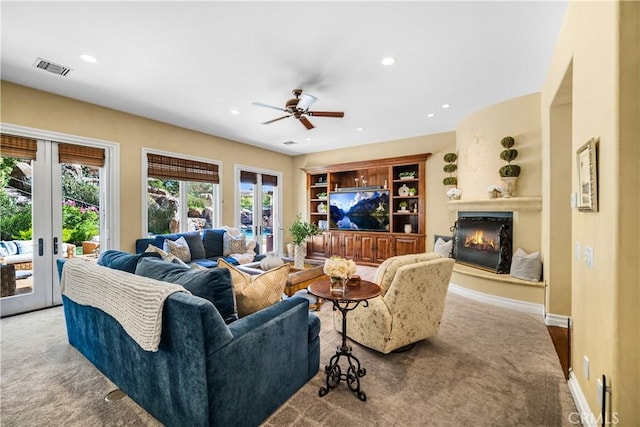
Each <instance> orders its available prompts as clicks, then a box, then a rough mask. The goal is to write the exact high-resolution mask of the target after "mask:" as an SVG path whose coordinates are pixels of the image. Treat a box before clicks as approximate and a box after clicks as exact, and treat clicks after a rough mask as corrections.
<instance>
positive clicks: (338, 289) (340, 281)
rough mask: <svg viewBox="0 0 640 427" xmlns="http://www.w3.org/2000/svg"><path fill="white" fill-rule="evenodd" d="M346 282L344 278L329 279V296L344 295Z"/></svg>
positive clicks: (332, 277)
mask: <svg viewBox="0 0 640 427" xmlns="http://www.w3.org/2000/svg"><path fill="white" fill-rule="evenodd" d="M347 280H349V279H348V278H346V277H334V276H331V277H329V289H330V290H331V295H344V290H345V285H346V282H347Z"/></svg>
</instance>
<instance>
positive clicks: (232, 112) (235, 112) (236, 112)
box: [230, 110, 240, 115]
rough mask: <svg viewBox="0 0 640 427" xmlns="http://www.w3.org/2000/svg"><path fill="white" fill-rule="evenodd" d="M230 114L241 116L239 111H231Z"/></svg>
mask: <svg viewBox="0 0 640 427" xmlns="http://www.w3.org/2000/svg"><path fill="white" fill-rule="evenodd" d="M230 113H231V114H234V115H238V114H240V111H238V110H231V111H230Z"/></svg>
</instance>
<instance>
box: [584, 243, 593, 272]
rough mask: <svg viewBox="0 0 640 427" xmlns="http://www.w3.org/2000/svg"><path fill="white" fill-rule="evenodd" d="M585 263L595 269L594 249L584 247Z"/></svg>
mask: <svg viewBox="0 0 640 427" xmlns="http://www.w3.org/2000/svg"><path fill="white" fill-rule="evenodd" d="M584 263H585V264H586V266H587V267H589V268H593V248H592V247H589V246H585V247H584Z"/></svg>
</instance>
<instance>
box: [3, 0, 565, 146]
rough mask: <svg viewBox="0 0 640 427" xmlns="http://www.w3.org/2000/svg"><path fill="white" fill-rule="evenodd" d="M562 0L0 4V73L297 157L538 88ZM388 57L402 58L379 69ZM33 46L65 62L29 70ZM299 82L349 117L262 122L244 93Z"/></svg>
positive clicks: (282, 94)
mask: <svg viewBox="0 0 640 427" xmlns="http://www.w3.org/2000/svg"><path fill="white" fill-rule="evenodd" d="M565 9H566V2H565V1H553V2H552V1H532V2H527V1H511V2H506V1H500V2H486V1H485V2H483V1H473V2H460V1H448V2H445V1H423V2H418V1H412V2H363V1H356V2H325V1H322V2H311V1H299V2H286V1H285V2H271V1H258V2H245V1H240V2H221V1H209V2H204V1H200V2H162V1H161V2H151V1H144V2H111V1H107V2H55V1H46V2H9V1H2V3H1V14H2V51H1V53H2V62H1V67H2V68H1V69H0V70H1V76H2V79H3V80H7V81H10V82H14V83H17V84H21V85H26V86H30V87H34V88H37V89H41V90H44V91H47V92H52V93H56V94H60V95H64V96H67V97H71V98H75V99H79V100H82V101H86V102H90V103H93V104H98V105H102V106H105V107H109V108H113V109H116V110H121V111H126V112H129V113H132V114H136V115H139V116H143V117H148V118H151V119H155V120H159V121H162V122H166V123H171V124H174V125H177V126H181V127H184V128H188V129H193V130H197V131H200V132H204V133H207V134H212V135H217V136H222V137H225V138H229V139H232V140H235V141H241V142H245V143H247V144H252V145H256V146H260V147H264V148H268V149H270V150H274V151H279V152H282V153H287V154H292V155H295V154H302V153H311V152H317V151H323V150H329V149H334V148H338V147H346V146H355V145H361V144H369V143H373V142H381V141H389V140H396V139H400V138H407V137H414V136H419V135H428V134H434V133H439V132H448V131H453V130H455V128H456V125H457V123H458V122H459V120H460V119H462V118H464V117H466V116H468V115H469V114H471V113H473V112H475V111H477V110H479V109H482V108H483V107H486V106H488V105H492V104H495V103H497V102H501V101H503V100H506V99H511V98H514V97H517V96H521V95H526V94H529V93H533V92H538V91H540V90H541V89H542V84H543V81H544V79H545V75H546V72H547V69H548V66H549V62H550V60H551V55H552V51H553V49H554V47H555V41H556V39H557V36H558V33H559V30H560V26H561V23H562V19H563V17H564V13H565ZM81 54H90V55H92V56H94V57H95V58H97V60H98V62H97V63H95V64H90V63H87V62H84V61H83V60H82V59H80V55H81ZM385 56H393V57H395V58H397V62H396V63H395V64H394V65H392V66H383V65H382V64H381V60H382V58H383V57H385ZM37 57H41V58H44V59H46V60H49V61H51V62H54V63H56V64H60V65H64V66H67V67H70V68H72V71H71V72H70V73H69V74H68V75H67V76H66V77H62V76H59V75H54V74H51V73H48V72H46V71H43V70H41V69H38V68H35V67H34V66H33V64H34V62H35V61H36V58H37ZM297 87H300V88H302V89H303V90H304V91H305V93H309V94H312V95H314V96H316V97H317V98H318V101H316V102H315V104H314V105H313V106H312V107H311V110H319V111H344V113H345V117H344V118H327V117H310V118H309V119H310V121H311V122H312V123H313V124H314V125H315V126H316V128H315V129H312V130H307V129H306V128H305V127H304V126H303V125H302V124H301V123H299V122H298V121H297V120H296V119H295V118H287V119H284V120H280V121H277V122H275V123H272V124H269V125H263V124H261V122H264V121H267V120H271V119H274V118H277V117H280V116H282V113H281V112H279V111H277V110H274V109H269V108H264V107H258V106H255V105H252V102H262V103H266V104H270V105H274V106H278V107H284V103H285V102H286V100H287V99H289V98H291V97H292V96H291V91H292V89H294V88H297ZM445 103H448V104H451V107H450V108H448V109H442V108H441V105H442V104H445ZM233 109H236V110H238V111H239V112H240V114H237V115H232V114H231V113H230V111H231V110H233ZM429 113H435V116H434V117H432V118H428V117H427V115H428V114H429ZM357 128H363V129H364V130H362V131H358V130H356V129H357ZM308 138H310V140H307V139H308ZM285 141H294V142H296V143H297V144H295V145H288V146H287V145H283V142H285ZM176 144H179V141H176ZM425 148H426V149H427V150H428V147H425Z"/></svg>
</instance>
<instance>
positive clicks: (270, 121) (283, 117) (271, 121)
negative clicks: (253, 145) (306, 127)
mask: <svg viewBox="0 0 640 427" xmlns="http://www.w3.org/2000/svg"><path fill="white" fill-rule="evenodd" d="M287 117H291V114H289V115H287V116H282V117H278V118H277V119H273V120H269V121H268V122H263V123H262V124H263V125H268V124H269V123H273V122H277V121H278V120H282V119H286V118H287Z"/></svg>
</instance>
